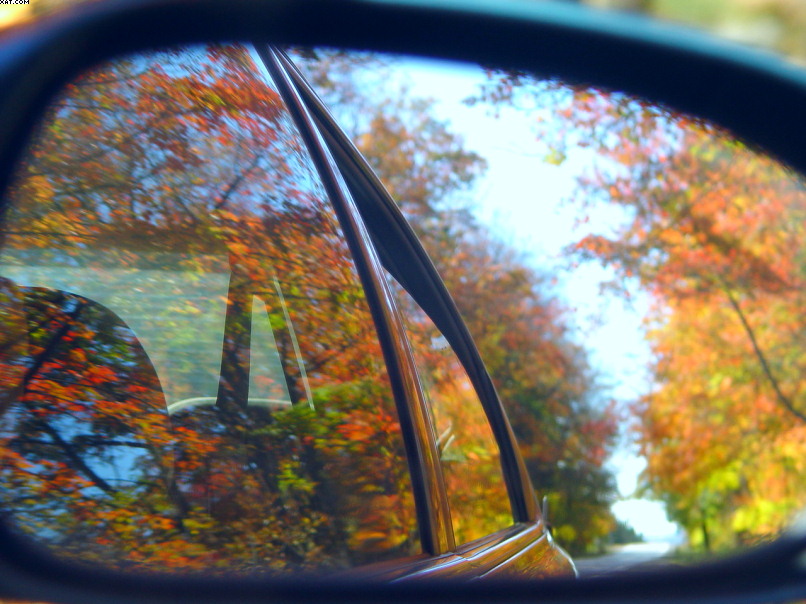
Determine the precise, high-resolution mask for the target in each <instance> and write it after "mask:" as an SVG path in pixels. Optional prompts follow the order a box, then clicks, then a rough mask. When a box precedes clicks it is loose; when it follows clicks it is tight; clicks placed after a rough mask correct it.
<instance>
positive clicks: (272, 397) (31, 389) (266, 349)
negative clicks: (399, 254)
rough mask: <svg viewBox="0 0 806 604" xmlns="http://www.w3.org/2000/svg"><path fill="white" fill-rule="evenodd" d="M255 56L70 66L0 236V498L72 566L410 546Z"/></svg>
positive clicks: (275, 557) (367, 376) (350, 338)
mask: <svg viewBox="0 0 806 604" xmlns="http://www.w3.org/2000/svg"><path fill="white" fill-rule="evenodd" d="M258 65H259V63H258V61H257V60H256V59H255V58H253V55H252V53H251V51H249V50H247V49H245V48H242V47H238V46H211V47H206V48H193V49H183V50H172V51H166V52H158V53H151V54H147V55H138V56H133V57H129V58H125V59H121V60H118V61H115V62H114V63H110V64H108V65H104V66H102V67H100V68H97V69H95V70H93V71H91V72H89V73H87V74H85V75H83V76H82V77H81V78H79V79H77V80H76V81H74V82H73V83H72V84H71V85H70V86H69V87H68V88H67V89H66V90H65V91H64V94H62V95H61V97H60V98H58V99H57V100H56V101H55V102H54V104H53V106H52V107H51V109H50V111H49V113H48V115H47V117H46V119H45V120H44V122H43V124H42V125H41V128H40V130H39V133H38V134H37V135H36V137H35V138H34V140H33V141H32V143H31V145H30V147H29V149H28V151H27V156H26V158H25V162H24V163H23V164H22V165H21V167H20V169H19V170H18V174H17V177H16V181H15V184H14V186H13V190H12V193H11V195H10V197H9V198H8V199H7V200H6V201H7V204H8V206H7V209H6V214H5V221H4V223H3V239H2V242H3V245H2V248H0V275H2V281H0V287H1V289H0V300H2V308H1V309H0V310H1V314H0V321H2V323H3V330H2V333H3V340H4V341H3V345H2V372H3V378H4V379H3V383H2V400H3V404H2V416H0V438H2V443H3V447H2V449H0V450H1V451H2V453H1V455H2V463H1V464H0V503H2V507H3V509H4V514H5V515H6V516H7V517H9V518H10V520H11V522H12V523H13V524H14V525H15V528H16V529H17V530H18V531H20V532H22V533H23V534H25V535H27V536H29V537H32V538H34V539H35V540H36V541H38V542H39V543H40V544H42V545H45V546H46V547H48V548H50V549H51V550H52V551H53V552H54V553H56V554H57V555H59V556H62V557H66V558H69V559H71V560H73V561H78V562H85V563H95V564H103V565H106V566H112V567H115V568H121V569H145V570H152V571H176V570H204V571H205V572H208V573H209V572H263V573H275V572H282V571H287V570H310V569H318V570H338V569H345V568H351V567H354V566H359V565H365V564H368V563H371V562H378V561H383V560H387V559H391V558H405V557H406V556H410V555H412V554H416V553H418V552H419V537H418V529H417V525H416V522H415V513H414V507H413V505H414V504H413V499H412V495H411V485H410V482H409V477H408V468H407V462H406V456H405V453H404V450H403V443H402V438H401V432H400V425H399V423H398V420H397V412H396V409H395V404H394V401H393V398H392V394H391V390H390V386H389V380H388V376H387V374H386V371H385V365H384V362H383V358H382V356H381V353H380V347H379V343H378V340H377V336H376V335H375V332H374V328H373V323H372V319H371V316H370V313H369V309H368V306H367V303H366V300H365V299H364V294H363V289H362V286H361V283H360V282H359V279H358V277H357V274H356V271H355V267H354V265H353V263H352V260H351V256H350V252H349V250H348V249H347V245H346V242H345V240H344V238H343V236H342V233H341V229H340V227H339V224H338V221H337V219H336V217H335V214H334V211H333V209H332V208H331V207H330V204H329V201H328V200H327V199H326V197H325V195H324V192H323V188H322V186H321V184H320V182H319V179H318V176H317V174H316V172H315V170H314V169H313V167H312V163H311V160H310V158H309V157H308V154H307V151H306V149H305V148H304V147H303V146H301V143H300V139H299V136H298V134H297V132H296V130H295V128H294V125H293V123H292V121H291V118H290V117H289V114H288V112H287V110H286V109H285V107H284V105H283V103H282V101H281V99H280V97H279V94H278V93H277V91H276V89H275V87H274V84H273V83H272V82H271V80H270V79H269V77H268V76H267V75H266V74H265V72H264V71H263V70H262V68H261V67H259V66H258Z"/></svg>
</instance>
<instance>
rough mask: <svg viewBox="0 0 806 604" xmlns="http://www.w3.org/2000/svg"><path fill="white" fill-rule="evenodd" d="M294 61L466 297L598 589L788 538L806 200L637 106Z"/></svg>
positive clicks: (798, 183)
mask: <svg viewBox="0 0 806 604" xmlns="http://www.w3.org/2000/svg"><path fill="white" fill-rule="evenodd" d="M298 61H299V62H300V63H301V64H302V65H303V67H304V69H305V73H306V75H307V76H308V78H309V79H310V80H311V81H312V82H314V85H315V87H316V89H317V92H318V93H319V94H320V96H322V97H323V98H324V99H325V101H326V102H327V103H328V105H329V106H330V108H331V109H332V111H333V112H334V114H335V116H336V118H337V120H338V121H339V122H340V123H341V124H342V125H344V126H345V127H346V128H347V129H348V132H349V134H350V136H351V137H352V138H353V140H354V141H355V143H356V146H357V147H358V148H359V150H360V151H361V152H362V153H363V154H364V155H365V156H366V157H367V159H368V161H369V163H370V164H371V165H372V167H373V169H374V170H375V171H376V172H377V173H378V174H379V175H380V177H381V178H382V180H383V181H384V183H385V185H386V186H387V188H388V189H389V190H390V191H391V192H392V194H393V196H394V197H395V198H396V199H397V200H398V203H399V205H400V206H401V208H402V209H403V211H404V213H405V214H406V216H407V217H408V218H409V220H410V222H411V223H412V225H413V226H414V228H415V230H416V231H417V234H418V235H419V236H420V238H421V240H422V241H423V243H424V245H425V247H426V249H427V251H428V252H429V254H430V255H431V257H432V259H433V260H434V262H435V264H436V266H437V268H438V270H439V271H440V273H441V275H442V277H443V279H444V280H445V282H446V284H447V285H448V289H449V290H450V291H451V292H452V294H453V296H454V297H455V299H456V302H457V304H458V306H459V308H460V310H461V312H462V315H463V317H464V319H465V321H466V322H467V324H468V327H469V329H470V331H471V333H472V334H473V336H474V338H475V341H476V343H477V345H478V347H479V349H480V351H481V354H482V357H483V358H484V360H485V363H486V364H487V368H488V370H489V371H490V373H491V375H492V377H493V380H494V381H495V384H496V388H497V389H498V392H499V394H500V396H501V398H502V402H503V404H504V407H505V409H506V410H507V412H508V414H509V417H510V420H511V421H512V424H513V428H514V431H515V433H516V435H517V437H518V439H519V442H520V449H521V452H522V454H523V455H524V458H525V461H526V465H527V467H528V470H529V473H530V475H531V478H532V481H533V483H534V486H535V488H536V490H537V492H538V493H539V495H540V497H541V498H542V496H543V495H547V496H548V500H549V501H550V505H551V509H552V519H551V521H552V525H553V534H554V537H555V538H556V540H557V541H558V542H559V543H560V544H562V545H563V546H564V547H566V548H568V549H569V550H570V551H571V552H572V553H573V554H575V555H576V556H577V566H578V568H579V569H580V570H581V572H582V575H583V576H585V575H586V574H591V573H592V574H597V573H599V572H605V571H607V570H608V569H624V568H628V567H631V566H640V565H641V564H642V563H644V562H648V561H649V560H650V559H651V558H658V557H659V556H664V558H663V560H664V561H665V562H669V563H678V562H687V561H690V560H699V559H701V558H702V557H703V556H709V555H722V554H726V553H731V552H735V551H737V550H738V549H740V548H743V547H749V546H752V545H755V544H760V543H764V542H768V541H770V540H772V539H774V538H775V537H777V536H779V535H780V534H781V533H782V531H784V530H785V529H786V527H787V526H788V525H789V524H790V523H791V522H792V520H793V518H794V516H795V515H796V514H797V513H798V511H799V510H802V509H803V508H804V507H806V399H805V398H804V397H806V391H805V388H804V387H805V386H806V381H805V380H804V375H806V353H805V352H804V343H805V342H806V323H805V322H804V321H805V320H806V312H804V310H805V309H806V304H804V302H806V300H804V296H805V295H806V294H805V292H804V279H805V278H806V249H805V248H804V240H805V239H806V231H805V230H804V225H806V189H805V188H804V182H803V180H802V178H801V177H799V176H798V175H796V174H793V173H792V172H791V171H789V170H787V169H786V168H785V167H784V166H781V165H780V164H778V163H776V162H775V161H774V160H773V159H771V158H770V157H768V156H766V155H765V154H763V153H760V152H757V151H755V150H753V149H752V148H749V147H747V146H746V145H744V144H742V143H741V142H739V141H737V140H735V139H734V138H733V137H732V136H731V135H730V134H729V133H727V132H724V131H722V130H720V129H719V128H717V127H715V126H713V125H711V124H707V123H703V122H702V121H700V120H697V119H693V118H691V117H688V116H684V115H680V114H678V113H675V112H674V111H671V110H669V109H666V108H663V107H659V106H657V105H653V104H651V103H648V102H644V101H641V100H638V99H635V98H632V97H629V96H627V95H623V94H615V93H608V92H604V91H600V90H596V89H591V88H586V87H584V86H581V87H572V86H567V85H565V84H563V83H561V82H556V81H541V80H535V79H533V78H530V77H528V76H526V75H524V74H517V73H500V72H494V71H487V70H482V69H478V68H473V67H469V66H456V65H450V64H443V63H436V62H426V61H419V60H411V59H405V58H393V57H378V56H370V55H357V54H345V53H341V52H333V51H327V50H318V51H316V52H315V53H313V52H311V51H310V50H305V51H300V52H299V53H298ZM631 541H644V543H641V544H638V545H627V546H626V549H625V547H624V546H623V545H621V544H625V543H627V542H631ZM607 552H610V554H607ZM603 554H605V555H603ZM586 556H598V558H597V559H595V560H590V561H587V560H585V559H584V557H586ZM656 562H658V561H657V560H656Z"/></svg>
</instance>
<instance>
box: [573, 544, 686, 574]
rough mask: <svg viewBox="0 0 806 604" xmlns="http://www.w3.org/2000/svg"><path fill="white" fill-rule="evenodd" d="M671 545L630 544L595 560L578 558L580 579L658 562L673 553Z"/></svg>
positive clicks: (617, 547) (576, 560)
mask: <svg viewBox="0 0 806 604" xmlns="http://www.w3.org/2000/svg"><path fill="white" fill-rule="evenodd" d="M671 548H672V546H671V544H669V543H629V544H627V545H618V546H615V547H614V548H613V549H612V550H611V551H610V553H608V554H605V555H604V556H597V557H595V558H576V559H575V560H574V563H575V564H576V567H577V570H578V571H579V576H580V577H595V576H597V575H604V574H607V573H612V572H614V571H619V570H627V569H629V568H632V567H635V566H638V565H639V564H640V565H643V564H646V563H648V562H652V561H653V560H655V561H657V560H658V559H659V558H661V557H663V556H664V555H665V554H667V553H669V552H670V551H671Z"/></svg>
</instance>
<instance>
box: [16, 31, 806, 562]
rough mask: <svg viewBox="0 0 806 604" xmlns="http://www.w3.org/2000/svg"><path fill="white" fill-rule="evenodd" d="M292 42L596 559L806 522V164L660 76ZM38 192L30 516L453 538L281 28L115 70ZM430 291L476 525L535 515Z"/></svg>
mask: <svg viewBox="0 0 806 604" xmlns="http://www.w3.org/2000/svg"><path fill="white" fill-rule="evenodd" d="M289 55H290V56H291V58H292V60H293V61H294V62H295V63H296V64H297V65H298V66H299V68H300V69H301V71H302V72H303V74H304V75H305V77H306V78H307V80H308V81H309V82H310V84H311V86H312V87H313V89H315V90H316V92H317V94H318V95H319V96H320V97H321V99H322V100H323V101H324V103H325V104H326V105H327V106H328V107H329V109H330V111H331V112H332V114H333V116H334V118H335V119H336V121H337V122H338V124H339V125H340V126H341V128H342V129H343V130H344V131H345V133H346V134H347V136H349V137H350V139H351V140H352V141H353V142H354V144H355V145H356V147H357V148H358V150H359V151H360V152H361V153H362V154H363V156H364V157H365V158H366V160H367V161H368V163H369V165H370V166H371V167H372V169H373V170H374V171H375V172H376V174H377V175H378V176H379V177H380V178H381V180H382V181H383V183H384V185H385V186H386V188H387V190H388V191H389V192H390V193H391V195H392V196H393V197H394V199H395V201H396V202H397V203H398V205H399V207H400V208H401V210H402V211H403V213H404V215H405V216H406V218H407V219H408V220H409V222H410V224H411V225H412V227H413V228H414V230H415V231H416V233H417V235H418V237H419V238H420V240H421V241H422V243H423V246H424V247H425V249H426V251H427V252H428V253H429V255H430V256H431V258H432V260H433V261H434V264H435V266H436V267H437V269H438V271H439V272H440V274H441V276H442V277H443V279H444V281H445V283H446V285H447V287H448V289H449V291H450V292H451V294H452V295H453V297H454V299H455V301H456V303H457V306H458V307H459V310H460V312H461V314H462V317H463V318H464V320H465V322H466V323H467V326H468V328H469V330H470V332H471V334H472V335H473V337H474V339H475V342H476V345H477V347H478V348H479V351H480V353H481V356H482V358H483V359H484V361H485V363H486V365H487V369H488V371H489V373H490V375H491V376H492V379H493V381H494V383H495V386H496V389H497V391H498V394H499V396H500V398H501V401H502V403H503V406H504V409H505V410H506V412H507V415H508V417H509V420H510V423H511V424H512V428H513V431H514V433H515V435H516V437H517V439H518V448H519V450H520V453H521V455H522V456H523V458H524V461H525V465H526V469H527V471H528V473H529V476H530V478H531V481H532V483H533V486H534V488H535V490H536V495H537V496H538V498H539V500H541V501H542V500H543V498H544V497H545V498H546V501H547V503H548V505H547V506H546V508H545V509H549V510H550V517H549V518H548V521H549V525H550V527H551V532H552V535H553V538H554V541H555V542H556V544H559V546H561V547H562V548H564V549H565V550H567V551H568V552H569V553H570V554H571V555H572V556H573V557H574V559H575V561H576V563H577V567H578V569H579V571H580V574H581V575H582V576H583V577H584V576H591V575H596V574H601V573H605V572H611V571H616V570H624V569H627V568H647V567H653V568H654V567H655V566H657V565H662V564H681V563H689V562H695V561H698V560H701V559H704V558H707V557H710V556H718V555H726V554H730V553H733V552H736V551H738V550H740V549H742V548H746V547H751V546H754V545H757V544H761V543H765V542H768V541H771V540H773V539H775V538H776V537H778V536H779V535H781V534H782V532H783V531H785V530H786V529H787V527H788V526H790V525H791V523H792V522H793V520H794V518H795V517H796V515H797V514H798V513H799V512H800V511H801V510H802V509H803V507H804V504H806V480H804V478H806V400H804V397H805V396H806V392H804V390H805V389H806V388H805V384H804V377H803V376H804V375H805V374H806V352H805V351H804V346H803V345H804V341H805V340H806V324H805V323H804V321H805V320H806V319H804V317H806V313H804V308H805V306H804V302H806V300H804V297H806V294H804V287H803V284H804V279H806V251H805V250H804V244H803V242H804V235H806V232H805V231H806V226H805V225H806V188H804V182H803V180H802V179H801V178H800V177H799V176H797V175H796V174H794V173H792V172H791V171H788V170H787V169H786V168H785V167H784V166H782V165H780V164H778V163H777V162H776V161H774V160H773V159H771V158H770V157H768V156H766V155H765V154H763V153H759V152H757V151H755V150H754V149H752V148H750V147H748V146H747V145H745V144H743V143H742V142H740V141H737V140H736V139H735V138H733V137H732V136H731V135H730V134H729V133H727V132H725V131H723V130H720V129H719V128H718V127H716V126H714V125H712V124H708V123H705V122H703V121H701V120H698V119H696V118H693V117H691V116H685V115H680V114H678V113H676V112H674V111H672V110H670V109H667V108H665V107H662V106H658V105H655V104H652V103H648V102H645V101H642V100H640V99H636V98H633V97H630V96H627V95H624V94H619V93H612V92H607V91H602V90H597V89H595V88H589V87H585V86H569V85H567V84H565V83H563V82H559V81H555V80H540V79H535V78H532V77H529V76H527V75H525V74H521V73H506V72H498V71H493V70H487V69H482V68H479V67H472V66H464V65H455V64H446V63H439V62H432V61H423V60H414V59H408V58H401V57H390V56H379V55H370V54H361V53H346V52H341V51H334V50H329V49H307V48H306V49H292V50H290V51H289ZM4 210H5V213H4V219H3V223H2V246H0V321H2V324H3V327H4V329H3V330H2V336H0V337H1V338H2V340H3V341H2V345H0V371H2V375H3V379H2V383H0V397H2V404H1V405H0V439H2V448H0V456H2V463H0V506H2V508H3V513H4V515H5V516H6V517H7V518H8V519H9V522H10V523H11V524H12V525H13V527H14V529H15V530H16V531H17V532H19V533H21V534H23V535H25V536H27V537H30V538H32V539H33V540H34V541H36V542H37V543H39V544H41V545H43V546H45V547H47V548H48V549H50V550H51V551H53V552H54V553H56V554H57V555H59V556H62V557H64V558H67V559H70V560H72V561H76V562H82V563H90V564H102V565H105V566H111V567H114V568H118V569H137V570H148V571H159V572H164V571H168V572H176V571H182V572H190V571H203V572H205V573H207V572H213V573H216V572H220V573H233V572H235V573H282V572H290V571H312V570H316V571H317V572H322V571H328V572H330V571H343V570H345V569H353V568H365V567H370V568H378V569H381V568H392V567H397V566H400V565H402V564H407V563H409V561H412V560H424V559H426V556H422V554H427V553H428V552H427V551H424V550H423V547H422V545H421V537H422V534H421V529H420V527H419V525H418V514H417V511H416V510H415V496H414V493H413V483H412V479H411V473H412V471H414V472H420V471H421V469H420V467H419V465H418V464H419V460H418V459H417V457H416V456H415V455H413V453H412V451H411V445H409V449H408V450H407V448H406V444H405V443H404V435H403V432H404V427H405V426H402V425H401V424H405V421H403V422H401V413H407V411H406V410H405V409H402V410H401V409H398V407H397V405H396V402H395V397H394V396H393V390H392V386H391V384H390V378H389V375H388V374H387V370H386V365H385V361H384V356H383V353H382V349H381V345H380V341H379V338H378V335H377V333H376V331H375V328H374V323H373V315H372V313H371V312H370V303H371V300H368V298H369V296H368V294H366V293H365V289H364V283H365V281H364V282H362V279H361V276H360V271H359V270H358V269H357V267H356V264H355V262H354V260H353V256H354V254H353V252H354V249H352V248H351V246H350V245H349V244H348V243H347V241H346V239H345V235H344V230H343V229H342V227H341V226H340V223H339V219H338V217H337V212H336V211H335V210H334V207H333V205H332V204H331V200H330V199H329V198H328V195H327V194H326V193H325V187H324V185H323V184H322V181H321V177H320V174H319V171H318V170H317V165H316V162H315V161H314V158H313V157H312V154H311V151H310V150H309V149H308V148H307V146H306V144H305V143H304V141H303V137H302V136H301V134H300V131H299V129H298V125H297V124H296V123H295V121H294V119H293V118H292V115H291V113H290V112H289V110H288V108H287V106H286V104H285V103H284V101H283V99H282V96H281V94H280V92H279V89H278V85H277V83H276V82H274V81H273V80H272V78H271V77H270V76H269V74H268V72H267V70H266V67H265V65H264V64H263V63H262V60H261V58H260V56H259V55H258V53H257V52H256V51H255V49H253V48H251V47H244V46H237V45H232V46H209V47H197V48H183V49H172V50H166V51H162V52H153V53H144V54H139V55H136V56H131V57H126V58H124V59H120V60H116V61H114V62H110V63H108V64H105V65H102V66H100V67H98V68H96V69H94V70H92V71H90V72H87V73H85V74H83V75H82V76H81V77H80V78H77V79H76V80H75V81H74V82H72V83H71V84H70V85H69V86H67V87H66V88H65V90H64V91H63V93H62V94H61V95H60V96H59V97H58V98H57V99H55V100H54V102H53V104H52V106H51V107H50V109H49V110H48V112H47V114H46V116H45V117H44V118H43V121H42V124H41V125H40V127H39V129H38V130H37V132H36V133H35V135H34V137H33V138H32V140H31V142H30V144H29V146H28V148H27V150H26V151H25V156H24V157H23V160H22V162H21V163H20V166H19V168H18V170H17V174H16V177H15V180H14V183H13V185H12V188H11V190H10V191H9V193H8V194H7V196H6V199H5V206H4ZM381 278H383V277H382V276H381ZM395 291H396V294H399V301H398V304H399V306H400V308H399V309H398V310H401V311H405V310H406V308H409V307H410V308H414V309H415V311H412V312H410V313H408V316H407V317H406V319H407V321H409V323H408V324H407V327H408V328H409V329H410V331H411V333H414V334H420V335H418V336H417V337H414V338H412V339H411V341H410V342H409V345H410V346H412V347H414V350H413V352H414V356H415V357H417V360H418V362H419V364H420V366H421V367H432V368H433V371H431V370H429V372H430V373H431V374H432V375H429V376H427V377H425V376H420V377H421V381H422V383H423V385H424V386H427V388H426V390H427V391H428V392H427V394H428V396H430V397H432V398H437V399H438V398H440V397H441V398H442V399H444V400H434V401H433V402H434V404H435V405H444V408H446V409H450V411H451V413H445V414H444V415H445V417H444V418H442V417H440V418H438V419H439V421H440V422H441V423H440V425H439V427H436V426H435V427H434V428H433V429H434V434H433V440H434V442H435V443H436V445H435V447H436V448H438V450H439V454H440V457H441V459H440V460H441V462H442V466H443V467H444V473H445V475H447V476H448V477H449V480H448V482H450V485H449V486H450V488H451V497H452V500H456V501H461V502H462V506H461V507H462V511H461V514H462V516H459V515H458V512H457V511H456V510H454V511H453V513H454V514H455V515H456V517H454V518H453V524H452V526H453V527H454V528H453V530H452V532H455V533H456V539H457V544H458V545H463V544H464V541H473V542H474V543H477V544H478V543H482V544H483V543H487V542H491V541H490V539H491V535H493V534H495V533H496V531H499V532H500V531H508V530H512V528H511V525H512V523H513V517H512V514H511V509H510V508H509V507H508V505H507V498H506V494H505V490H506V489H505V485H504V484H503V479H502V478H501V477H500V474H501V468H500V460H499V453H498V449H497V447H496V445H495V443H494V442H492V439H491V438H487V435H488V434H489V433H490V432H489V427H487V426H486V425H481V426H479V427H478V428H476V427H469V426H472V423H471V422H468V421H466V418H463V417H462V414H463V413H465V412H466V409H465V407H464V406H463V405H459V404H453V406H452V403H456V401H459V400H465V398H463V397H467V393H466V392H462V391H463V390H467V389H471V388H472V385H471V384H470V380H469V378H468V377H467V375H466V374H465V373H464V370H462V368H461V367H460V366H459V365H460V363H459V361H458V360H456V361H455V360H454V356H452V353H451V352H450V351H448V350H447V349H448V343H447V342H446V341H445V338H444V337H443V336H442V334H441V333H440V332H439V331H438V330H436V329H435V328H434V329H432V327H433V325H432V324H431V323H430V320H429V319H428V317H427V316H425V315H424V314H423V313H421V312H420V310H419V309H418V308H417V307H415V305H414V303H413V302H412V303H409V302H408V299H407V298H404V293H403V291H402V289H401V290H400V291H398V290H395ZM412 317H413V318H412ZM429 334H431V335H429ZM446 368H450V371H448V370H447V369H446ZM449 374H450V375H454V374H455V375H457V376H459V377H458V378H456V379H454V378H452V377H450V375H449ZM398 404H399V402H398ZM435 408H440V407H438V406H437V407H435ZM426 415H427V413H426ZM465 415H472V414H469V413H465ZM476 415H478V416H479V417H481V414H480V413H476ZM474 417H475V416H474ZM457 418H458V419H457ZM482 419H483V418H482ZM481 423H482V424H483V421H482V422H481ZM482 437H484V438H483V439H482ZM482 441H483V442H484V446H481V445H478V443H480V442H482ZM463 443H464V444H463ZM480 468H481V469H480ZM487 468H489V471H488V469H487ZM485 498H487V500H485ZM490 499H495V502H492V501H491V500H490ZM432 504H433V505H434V506H438V505H446V503H445V501H442V502H441V503H440V502H432ZM448 526H451V523H448ZM487 527H489V528H487ZM446 530H451V529H446ZM488 532H489V533H490V534H487V533H488ZM462 535H467V538H466V539H465V538H464V537H462ZM485 539H486V540H487V541H485ZM479 547H481V546H479ZM474 551H476V550H474ZM531 564H533V566H534V565H536V566H534V568H532V571H531V572H532V575H535V576H536V575H539V574H541V572H539V571H540V570H541V569H540V568H539V565H540V564H544V565H545V569H544V570H545V574H551V573H553V572H557V570H558V569H557V568H555V567H553V566H551V564H552V563H550V562H547V561H545V560H544V561H543V562H540V561H539V559H538V560H537V561H535V562H532V563H531ZM372 565H374V566H372ZM378 565H380V566H378ZM535 569H537V570H536V571H535ZM378 572H382V571H381V570H378Z"/></svg>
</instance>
